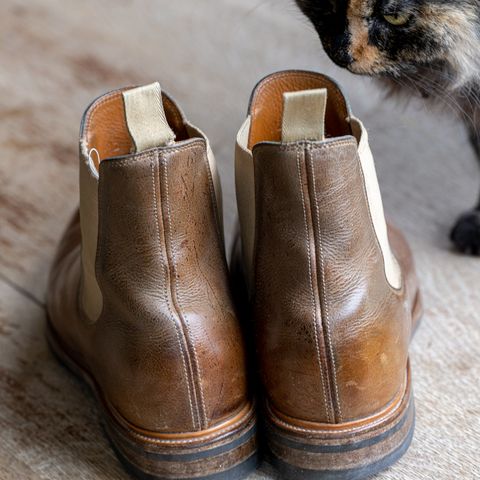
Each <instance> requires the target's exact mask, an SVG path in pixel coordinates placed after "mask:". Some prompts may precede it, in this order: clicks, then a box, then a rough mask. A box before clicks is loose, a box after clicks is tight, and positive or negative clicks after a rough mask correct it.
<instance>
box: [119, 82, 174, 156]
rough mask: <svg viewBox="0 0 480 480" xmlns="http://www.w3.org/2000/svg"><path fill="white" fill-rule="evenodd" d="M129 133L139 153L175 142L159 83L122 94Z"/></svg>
mask: <svg viewBox="0 0 480 480" xmlns="http://www.w3.org/2000/svg"><path fill="white" fill-rule="evenodd" d="M122 95H123V101H124V104H125V117H126V120H127V126H128V131H129V132H130V135H131V136H132V139H133V141H134V143H135V148H136V151H137V152H143V151H144V150H147V149H149V148H154V147H162V146H165V145H169V144H171V143H173V142H174V141H175V134H174V133H173V130H172V129H171V128H170V126H169V125H168V122H167V118H166V116H165V109H164V107H163V101H162V90H161V88H160V84H159V83H158V82H155V83H152V84H150V85H145V86H143V87H138V88H133V89H132V90H127V91H125V92H123V93H122Z"/></svg>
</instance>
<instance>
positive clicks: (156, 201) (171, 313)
mask: <svg viewBox="0 0 480 480" xmlns="http://www.w3.org/2000/svg"><path fill="white" fill-rule="evenodd" d="M155 156H156V163H157V165H159V159H158V152H157V153H156V155H155ZM150 168H151V171H152V188H153V199H154V213H155V220H156V221H155V225H156V234H157V241H158V244H159V246H160V255H161V256H162V260H166V258H165V259H164V258H163V253H162V245H161V243H162V242H161V240H160V220H159V215H158V198H157V191H156V182H155V165H154V163H153V161H152V162H151V163H150ZM164 231H165V229H164ZM162 263H163V266H162V270H163V274H164V279H165V281H164V294H165V300H166V304H167V309H168V311H169V313H170V315H171V317H172V318H173V324H174V326H175V333H176V335H177V340H178V346H179V347H180V351H181V357H182V364H183V372H184V374H185V381H186V384H187V390H188V402H189V404H190V413H191V417H192V425H193V429H194V430H195V429H196V428H197V422H196V419H195V413H194V409H193V403H192V392H191V389H190V380H189V375H188V371H187V364H186V361H185V351H184V346H183V345H182V340H181V336H182V335H181V331H180V328H179V325H178V324H177V321H176V319H175V315H174V314H173V312H172V310H171V308H170V301H169V299H168V291H167V282H168V272H167V269H168V264H167V262H166V261H163V262H162ZM198 423H200V422H198Z"/></svg>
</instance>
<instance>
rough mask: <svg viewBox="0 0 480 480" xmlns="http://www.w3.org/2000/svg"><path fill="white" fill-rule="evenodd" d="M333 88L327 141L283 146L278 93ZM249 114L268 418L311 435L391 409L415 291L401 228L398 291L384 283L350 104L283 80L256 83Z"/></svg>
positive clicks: (316, 78) (313, 81)
mask: <svg viewBox="0 0 480 480" xmlns="http://www.w3.org/2000/svg"><path fill="white" fill-rule="evenodd" d="M325 87H326V88H328V90H329V103H328V105H327V117H326V128H327V135H328V137H329V138H327V140H326V141H324V142H310V141H298V142H294V143H287V144H282V143H279V141H280V131H281V130H280V125H281V117H282V112H281V95H282V93H283V92H285V91H298V90H305V89H309V88H325ZM250 115H251V130H250V136H249V138H250V142H249V147H250V148H251V149H252V150H253V152H252V154H253V163H254V182H255V204H254V208H255V249H254V254H253V258H254V263H253V288H251V294H252V296H253V307H254V308H253V311H254V319H255V324H256V329H257V348H258V355H259V360H260V369H261V376H262V380H263V385H264V387H265V394H266V399H267V403H268V407H269V409H270V412H272V413H273V415H274V416H275V417H276V418H277V419H282V421H286V422H287V423H288V424H289V425H297V426H298V427H299V428H308V427H309V426H310V427H311V426H312V425H314V424H319V423H320V424H336V423H346V422H351V421H357V420H362V419H365V418H367V417H371V416H374V415H376V414H378V413H379V412H381V411H384V410H388V408H389V407H390V406H391V404H392V402H393V401H394V399H398V398H399V397H400V398H401V397H402V395H403V392H404V391H405V388H406V381H407V360H408V344H409V340H410V336H411V332H412V327H413V325H412V310H413V309H414V305H415V301H416V297H417V291H418V286H417V281H416V277H415V273H414V269H413V262H412V259H411V253H410V250H409V248H408V246H407V244H406V242H405V240H404V239H403V237H402V236H401V234H400V233H399V232H398V231H397V230H395V229H393V228H389V236H390V244H391V246H392V250H393V253H394V255H395V257H396V259H397V260H398V262H399V264H400V266H401V270H402V287H401V288H400V289H395V288H392V286H391V285H390V284H389V283H388V281H387V279H386V275H385V266H384V258H383V256H382V251H381V249H380V246H379V242H378V239H377V237H376V234H375V229H374V226H373V224H372V217H371V212H370V208H371V207H370V205H369V203H368V199H367V194H366V189H365V181H364V177H363V172H362V168H361V162H360V158H359V153H358V143H357V139H356V138H355V137H354V136H352V132H351V130H350V127H349V123H348V120H347V117H348V115H349V113H348V110H347V107H346V102H345V100H344V99H343V97H341V95H340V94H339V91H338V88H337V87H336V86H335V84H333V83H332V82H331V81H329V80H328V79H326V78H325V77H323V76H321V75H315V74H311V73H306V72H289V73H287V74H285V73H280V74H278V75H277V76H275V75H274V76H271V77H268V78H267V79H266V80H264V81H263V82H262V83H260V84H259V86H258V87H257V89H256V91H255V92H254V94H253V99H252V104H251V107H250ZM237 180H238V179H237ZM238 185H239V183H237V186H238ZM245 258H248V256H245ZM246 270H248V266H247V268H246Z"/></svg>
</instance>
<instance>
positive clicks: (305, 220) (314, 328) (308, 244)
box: [296, 148, 331, 422]
mask: <svg viewBox="0 0 480 480" xmlns="http://www.w3.org/2000/svg"><path fill="white" fill-rule="evenodd" d="M296 158H297V172H298V181H299V183H300V193H301V198H302V209H303V222H304V226H305V234H306V237H307V240H306V244H307V256H308V277H309V284H310V295H311V299H312V308H313V312H314V313H313V315H314V320H313V332H314V336H315V349H316V352H317V362H318V367H319V369H320V378H321V381H322V390H323V399H324V401H325V410H326V412H327V420H328V422H330V420H331V417H330V402H328V400H327V391H326V388H325V379H324V376H323V366H322V358H321V355H320V343H319V340H318V332H317V328H318V319H317V306H316V304H315V294H314V292H313V278H312V266H311V259H312V256H311V251H310V242H309V238H308V237H309V235H308V223H307V211H306V206H305V195H304V194H303V182H302V171H301V168H300V151H299V149H298V148H297V154H296Z"/></svg>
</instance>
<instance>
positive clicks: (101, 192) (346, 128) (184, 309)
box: [48, 71, 421, 480]
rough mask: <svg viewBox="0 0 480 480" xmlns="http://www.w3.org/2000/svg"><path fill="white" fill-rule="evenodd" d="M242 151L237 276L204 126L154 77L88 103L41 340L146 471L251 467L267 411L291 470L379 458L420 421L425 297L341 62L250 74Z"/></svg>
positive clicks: (344, 468) (268, 431)
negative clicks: (388, 213) (326, 71)
mask: <svg viewBox="0 0 480 480" xmlns="http://www.w3.org/2000/svg"><path fill="white" fill-rule="evenodd" d="M235 167H236V185H237V200H238V208H239V217H240V226H241V228H240V236H241V240H240V237H239V238H238V239H237V240H236V242H235V246H234V251H233V256H232V264H231V269H232V272H235V275H234V277H235V281H234V282H231V281H230V277H231V275H229V271H228V268H227V262H226V259H225V252H224V240H223V225H222V206H221V205H222V198H221V190H220V183H219V179H218V174H217V170H216V167H215V160H214V157H213V154H212V152H211V149H210V147H209V143H208V140H207V138H206V137H205V135H204V134H203V133H202V132H201V131H200V130H199V129H198V128H196V127H194V126H193V125H191V124H190V123H189V122H188V121H187V120H186V119H185V117H184V115H183V114H182V112H181V111H180V109H179V108H178V107H177V105H176V104H175V103H174V102H173V101H172V100H171V98H170V97H168V96H167V95H165V94H162V92H161V91H160V86H159V84H158V83H157V84H153V85H148V86H145V87H139V88H131V89H124V90H118V91H114V92H111V93H109V94H107V95H105V96H102V97H100V98H99V99H97V100H96V101H94V102H93V103H92V105H91V106H90V107H89V108H88V109H87V111H86V113H85V116H84V118H83V121H82V127H81V140H80V210H79V214H78V213H77V214H76V215H75V217H74V219H73V220H72V222H71V224H70V225H69V227H68V229H67V231H66V233H65V235H64V238H63V240H62V242H61V245H60V248H59V251H58V254H57V257H56V259H55V263H54V266H53V269H52V273H51V278H50V287H49V296H48V339H49V342H50V344H51V346H52V347H53V349H54V351H55V352H56V354H57V355H58V356H59V357H60V359H61V360H62V361H63V362H64V363H66V364H67V366H69V367H70V368H71V369H72V370H73V371H74V372H76V373H78V374H79V375H80V376H81V377H82V378H83V379H85V380H86V381H87V382H88V383H89V384H90V386H91V387H92V389H93V391H94V392H95V394H96V396H97V399H98V401H99V404H100V405H101V407H102V411H103V417H104V419H105V427H106V431H107V433H108V435H109V437H110V439H111V441H112V444H113V446H114V448H115V450H116V452H117V454H118V456H119V457H120V459H121V460H122V461H123V462H124V463H125V464H126V465H127V467H128V468H129V469H130V470H131V471H133V472H134V473H135V474H137V475H139V476H140V477H142V478H154V479H204V480H206V479H236V478H242V477H244V476H246V475H247V474H248V473H249V472H251V471H252V470H254V469H255V468H256V465H257V461H258V455H257V449H258V439H257V438H258V437H257V427H256V423H257V421H259V425H262V427H264V428H262V435H261V439H262V443H264V445H265V446H266V447H267V448H266V450H268V453H269V456H270V458H271V461H272V462H273V464H274V465H275V466H277V468H278V469H279V471H280V472H281V473H282V474H283V475H285V477H286V478H289V479H291V478H302V479H303V478H305V479H309V478H319V479H354V478H363V477H365V476H368V475H370V474H372V473H375V472H377V471H379V470H381V469H383V468H385V467H386V466H388V465H390V464H391V463H393V462H394V461H395V460H396V459H397V458H399V457H400V456H401V455H402V454H403V453H404V452H405V450H406V449H407V448H408V445H409V443H410V440H411V437H412V433H413V425H414V410H413V399H412V394H411V376H410V370H409V364H408V344H409V341H410V337H411V334H412V332H413V330H414V328H415V324H416V321H417V320H418V318H419V316H420V311H421V306H420V297H419V293H418V286H417V281H416V277H415V273H414V268H413V263H412V258H411V254H410V251H409V249H408V246H407V245H406V243H405V241H404V239H403V237H402V236H401V234H400V233H399V232H398V231H397V230H394V229H393V228H391V227H390V226H387V225H386V222H385V217H384V213H383V207H382V201H381V197H380V191H379V188H378V182H377V179H376V174H375V167H374V163H373V158H372V155H371V152H370V148H369V145H368V138H367V133H366V131H365V129H364V127H363V125H362V123H361V122H360V121H359V120H358V119H356V118H354V117H353V116H352V115H351V113H350V110H349V107H348V105H347V103H346V101H345V98H344V96H343V95H342V93H341V91H340V90H339V88H338V87H337V85H336V84H335V83H334V82H332V81H331V80H330V79H328V78H326V77H325V76H323V75H320V74H316V73H310V72H300V71H290V72H281V73H277V74H274V75H271V76H269V77H267V78H266V79H264V80H262V81H261V82H260V83H259V84H258V86H257V87H256V88H255V90H254V93H253V96H252V99H251V103H250V109H249V116H248V118H247V120H246V122H245V124H244V125H243V126H242V128H241V130H240V132H239V135H238V139H237V152H236V165H235ZM242 292H243V294H242ZM233 298H236V299H237V302H238V305H236V306H235V305H234V300H233ZM239 311H242V312H244V314H245V316H246V317H247V318H246V319H245V321H243V322H242V321H241V320H240V318H239V316H238V313H237V312H239ZM250 325H253V329H251V328H250ZM252 330H254V331H255V337H256V340H255V345H256V354H252V355H251V357H252V358H250V361H249V362H248V363H249V364H250V365H252V366H253V367H254V368H252V369H251V370H252V371H251V372H249V371H247V361H248V359H247V353H246V352H247V348H246V344H249V343H250V342H251V340H252V343H253V339H251V338H250V337H252V336H253V335H251V334H250V332H251V331H252ZM255 371H258V372H259V376H260V378H261V382H260V383H261V385H262V387H261V388H260V389H259V390H260V391H257V392H254V391H253V390H254V389H253V388H252V385H254V384H255V379H254V377H255V376H256V375H255ZM254 398H256V399H257V407H258V408H257V413H256V411H255V407H254V405H255V403H254Z"/></svg>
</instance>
